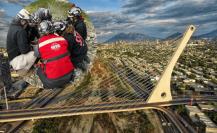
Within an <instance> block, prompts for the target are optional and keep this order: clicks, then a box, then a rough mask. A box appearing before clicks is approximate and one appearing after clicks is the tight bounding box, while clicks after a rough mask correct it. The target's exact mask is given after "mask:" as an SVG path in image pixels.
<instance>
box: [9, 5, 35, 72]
mask: <svg viewBox="0 0 217 133" xmlns="http://www.w3.org/2000/svg"><path fill="white" fill-rule="evenodd" d="M29 20H30V14H29V12H28V11H27V10H25V9H22V10H20V11H19V13H18V14H17V15H16V17H15V19H13V21H12V23H11V24H10V27H9V30H8V34H7V53H8V57H9V61H10V65H11V66H12V68H13V69H14V70H18V71H20V72H22V74H25V73H26V72H27V71H28V70H29V69H30V68H31V66H32V65H33V64H34V62H35V60H36V57H35V56H34V52H33V51H31V46H30V44H29V42H28V35H27V32H26V30H25V29H26V27H27V26H28V23H29Z"/></svg>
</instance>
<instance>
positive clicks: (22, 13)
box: [17, 9, 30, 20]
mask: <svg viewBox="0 0 217 133" xmlns="http://www.w3.org/2000/svg"><path fill="white" fill-rule="evenodd" d="M17 17H18V18H20V19H27V20H29V19H30V13H29V12H28V11H27V10H26V9H22V10H20V11H19V13H18V14H17Z"/></svg>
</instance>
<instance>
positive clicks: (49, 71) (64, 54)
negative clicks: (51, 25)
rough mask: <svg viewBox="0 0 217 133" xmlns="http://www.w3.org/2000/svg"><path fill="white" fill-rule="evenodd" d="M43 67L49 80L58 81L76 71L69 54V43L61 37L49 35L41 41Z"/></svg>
mask: <svg viewBox="0 0 217 133" xmlns="http://www.w3.org/2000/svg"><path fill="white" fill-rule="evenodd" d="M39 53H40V55H41V59H42V64H41V67H42V69H43V70H44V72H45V74H46V76H47V78H49V79H57V78H60V77H62V76H64V75H66V74H68V73H70V72H72V71H73V70H74V66H73V64H72V63H71V60H70V55H69V52H68V42H67V41H66V40H65V39H64V38H63V37H61V36H57V35H55V34H49V35H46V36H42V37H41V38H40V39H39Z"/></svg>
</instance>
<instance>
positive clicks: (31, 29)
mask: <svg viewBox="0 0 217 133" xmlns="http://www.w3.org/2000/svg"><path fill="white" fill-rule="evenodd" d="M51 19H52V15H51V13H50V11H49V9H46V8H39V9H38V10H37V11H36V12H34V13H32V14H31V21H30V23H29V26H28V27H27V28H26V31H27V33H28V41H29V42H30V43H33V45H35V42H36V40H35V39H38V38H39V37H40V35H39V33H38V27H37V26H38V24H40V22H41V21H43V20H49V21H51Z"/></svg>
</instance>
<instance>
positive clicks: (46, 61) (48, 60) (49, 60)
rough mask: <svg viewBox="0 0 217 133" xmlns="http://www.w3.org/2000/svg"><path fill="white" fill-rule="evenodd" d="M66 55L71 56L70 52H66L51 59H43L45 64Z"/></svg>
mask: <svg viewBox="0 0 217 133" xmlns="http://www.w3.org/2000/svg"><path fill="white" fill-rule="evenodd" d="M66 56H70V53H69V52H66V53H64V54H61V55H59V56H56V57H53V58H49V59H46V60H41V61H42V62H43V63H44V64H46V63H48V62H52V61H55V60H59V59H61V58H63V57H66Z"/></svg>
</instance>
